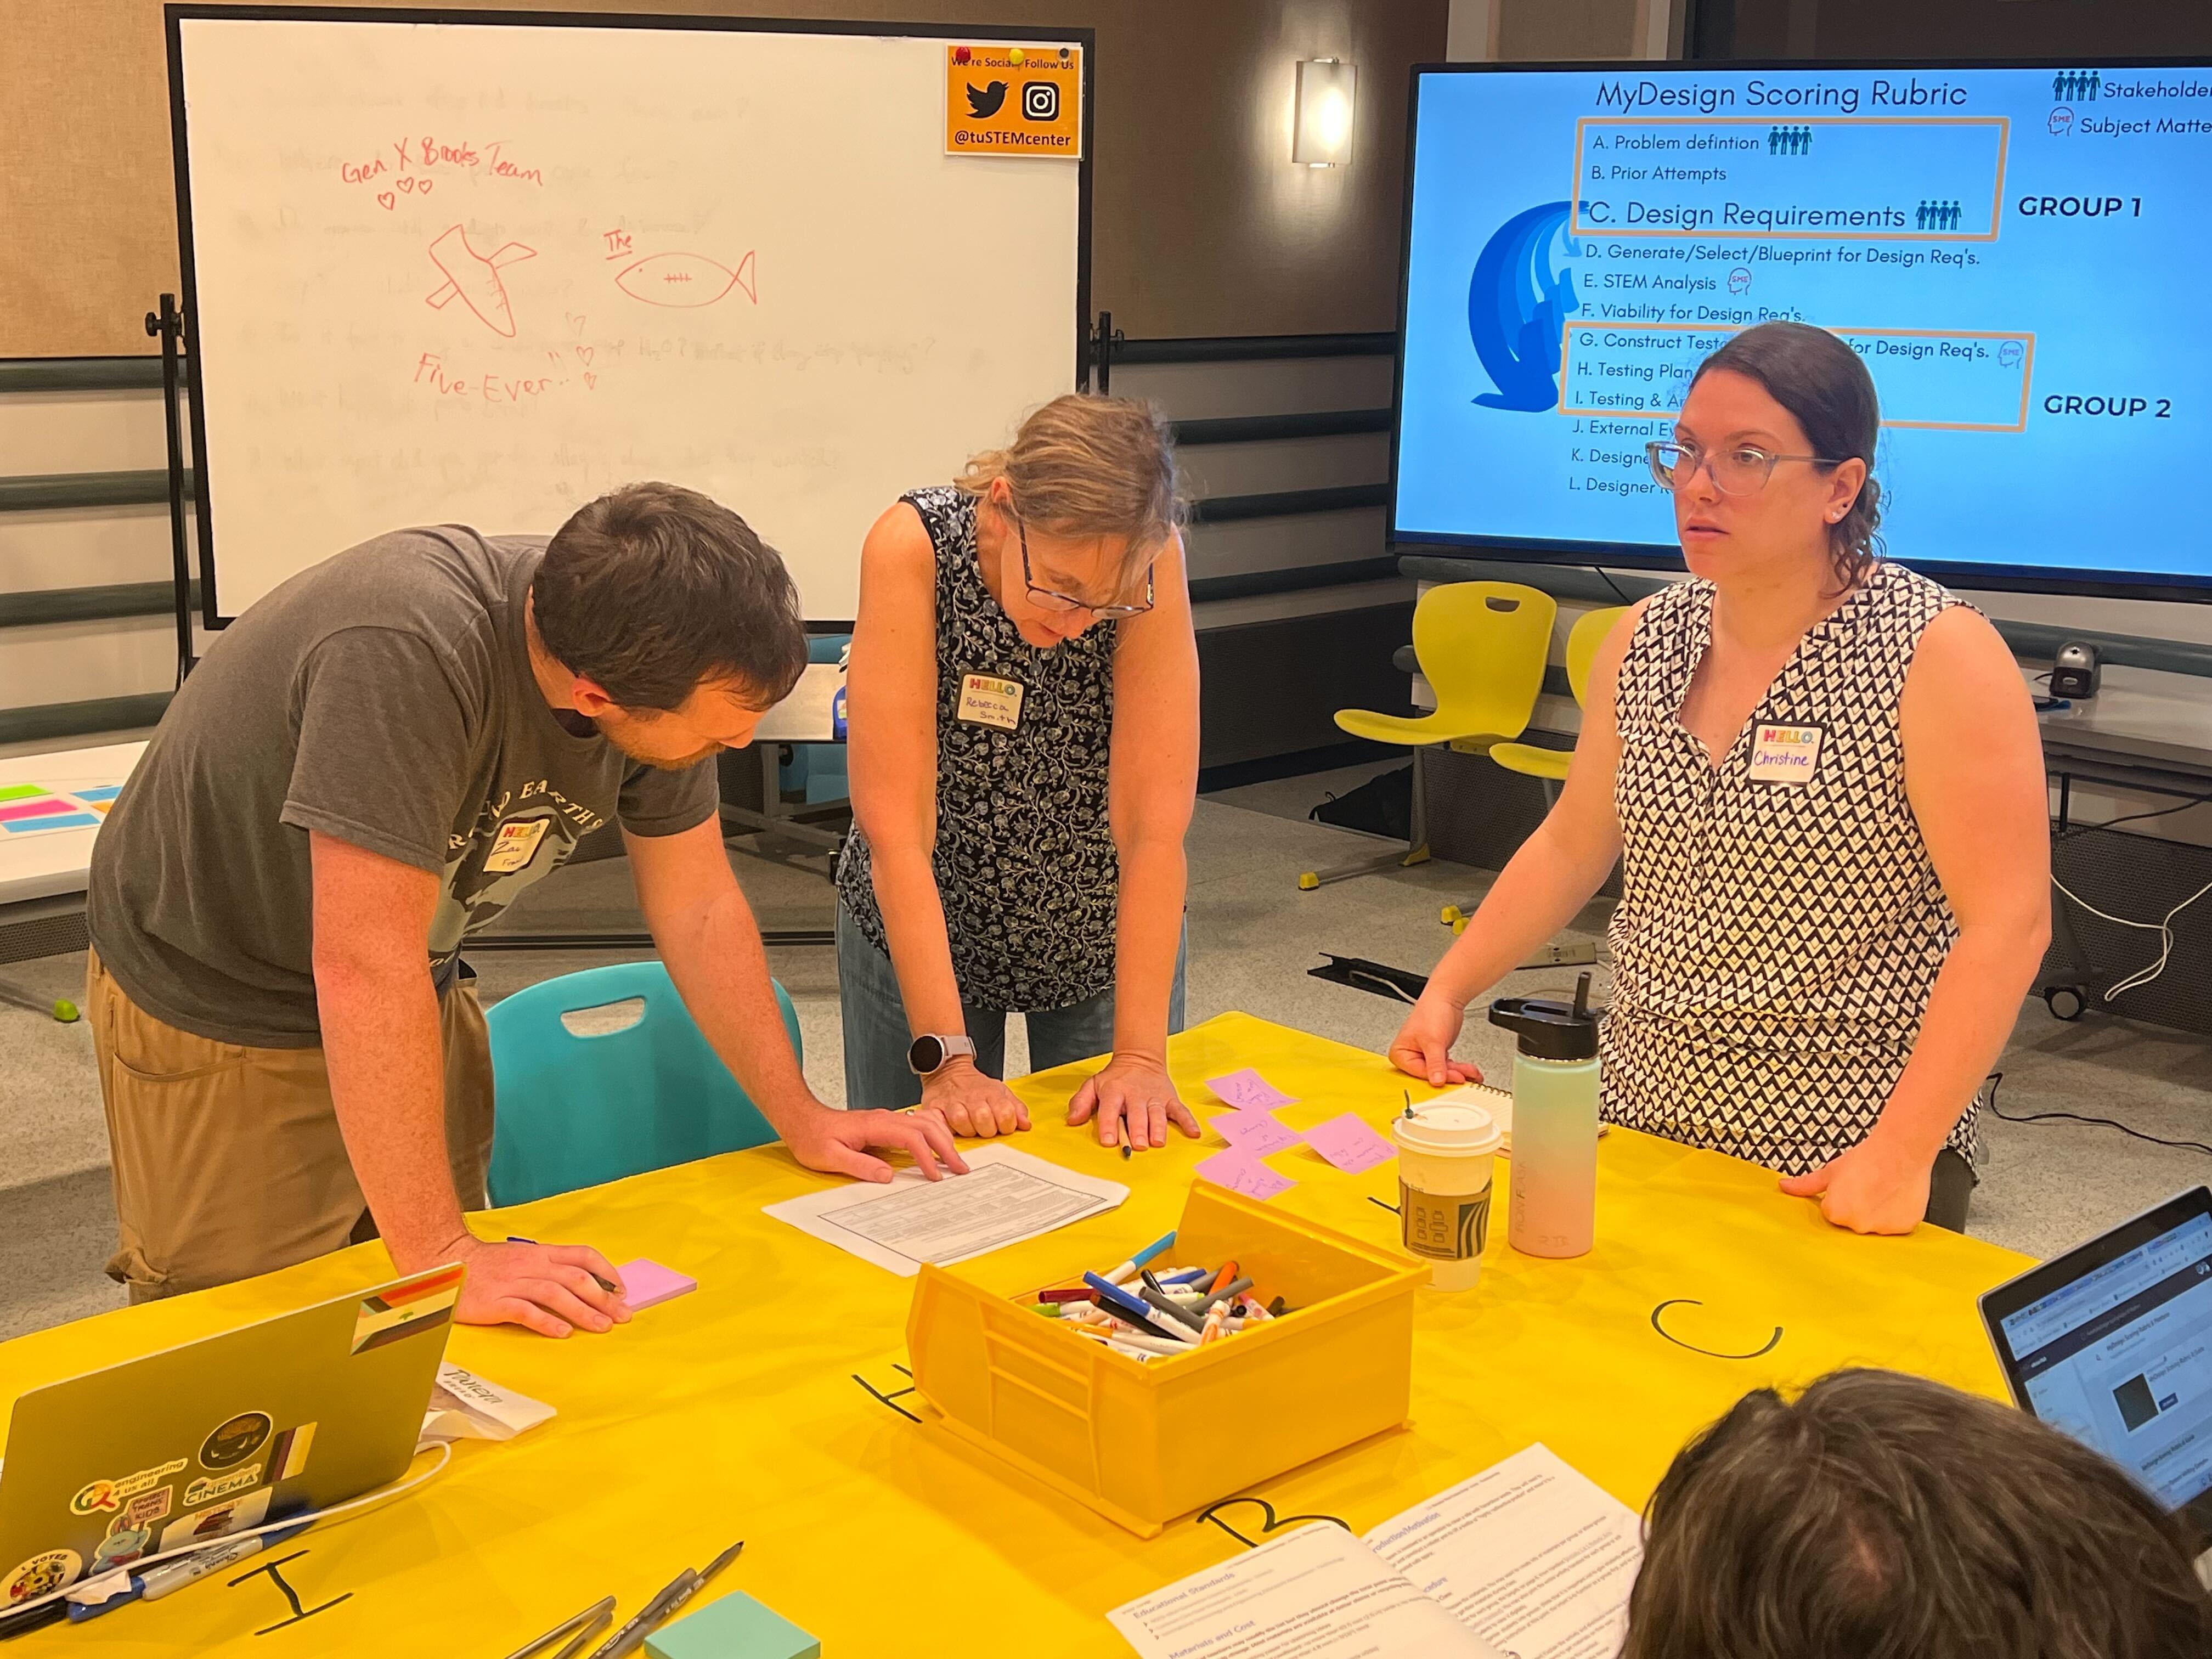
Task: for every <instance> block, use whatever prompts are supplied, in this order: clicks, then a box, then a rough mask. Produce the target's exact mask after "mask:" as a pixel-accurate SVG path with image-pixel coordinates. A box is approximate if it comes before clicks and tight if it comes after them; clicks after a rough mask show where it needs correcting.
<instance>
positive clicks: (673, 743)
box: [530, 483, 806, 770]
mask: <svg viewBox="0 0 2212 1659" xmlns="http://www.w3.org/2000/svg"><path fill="white" fill-rule="evenodd" d="M530 613H531V631H532V640H531V644H532V660H533V665H534V666H535V667H536V668H537V669H538V677H539V679H540V681H541V682H543V683H544V684H545V685H546V689H547V690H548V691H549V692H550V693H552V694H554V695H555V696H557V697H559V698H561V699H562V705H561V706H563V707H572V708H574V709H575V710H576V712H577V713H579V714H585V715H587V716H589V717H590V718H591V719H592V720H594V721H596V722H597V723H598V725H599V730H600V731H601V732H603V733H604V734H605V736H606V738H607V739H608V741H609V742H611V743H612V744H614V745H615V746H616V747H617V748H618V749H620V750H622V751H623V753H624V754H626V755H628V756H629V757H630V758H631V759H633V760H639V761H643V762H645V763H647V764H648V765H653V766H658V767H662V768H665V769H670V770H679V769H682V768H684V767H687V766H691V765H695V764H696V763H698V762H700V761H702V760H705V759H706V758H708V757H709V756H710V755H712V754H714V752H715V751H716V750H720V749H735V748H738V747H740V746H742V745H743V744H746V743H749V742H750V741H751V740H752V734H753V728H754V727H755V726H757V725H759V724H760V718H761V716H762V715H763V714H765V713H767V712H768V710H769V709H770V708H774V707H775V705H776V704H777V703H779V702H781V701H782V700H783V699H784V698H785V697H787V696H789V695H790V694H791V689H792V687H793V686H794V685H796V684H798V683H799V675H800V674H801V673H802V672H803V671H805V667H806V626H805V623H804V622H802V621H801V620H800V618H799V590H798V588H797V587H795V586H793V583H792V580H791V574H790V572H788V571H787V570H786V569H785V568H784V565H783V560H782V559H781V557H780V556H778V555H777V554H776V551H775V549H774V548H772V547H770V546H769V545H768V544H766V543H765V542H763V541H762V540H761V538H759V537H758V536H757V535H755V534H754V533H753V531H752V527H751V526H749V525H748V524H746V523H745V521H744V520H743V519H741V518H739V517H738V515H737V514H736V513H732V512H731V511H730V509H729V508H728V507H724V506H722V505H720V503H719V502H717V501H711V500H709V499H708V497H706V496H704V495H700V494H699V493H698V492H697V491H696V490H692V489H683V488H682V487H681V486H679V485H677V484H671V483H638V484H629V485H626V486H625V487H623V489H615V490H610V491H609V492H608V493H607V494H605V495H602V496H600V497H599V499H598V500H597V501H590V502H586V504H585V505H584V506H582V507H579V508H578V509H577V510H576V511H575V513H574V514H572V515H571V516H570V518H569V520H568V522H567V523H566V524H564V525H562V526H561V528H560V529H559V530H558V531H556V532H554V535H553V538H552V540H551V541H550V543H548V544H547V545H546V549H545V557H544V562H542V563H541V564H539V566H538V574H537V575H536V576H535V577H534V578H532V581H531V586H530Z"/></svg>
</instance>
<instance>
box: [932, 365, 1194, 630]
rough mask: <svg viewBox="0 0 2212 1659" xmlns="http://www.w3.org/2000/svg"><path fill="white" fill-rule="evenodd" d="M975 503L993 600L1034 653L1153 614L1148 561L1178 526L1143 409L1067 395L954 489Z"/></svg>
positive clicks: (1162, 436)
mask: <svg viewBox="0 0 2212 1659" xmlns="http://www.w3.org/2000/svg"><path fill="white" fill-rule="evenodd" d="M957 482H958V483H959V486H960V489H961V490H962V491H963V493H964V494H966V495H972V496H974V497H975V506H976V520H977V524H976V551H977V554H978V556H979V557H980V559H981V562H982V564H983V567H984V569H985V572H986V574H987V579H988V580H989V581H990V586H991V589H992V592H993V594H994V597H995V598H996V599H998V601H999V605H1000V609H1001V610H1003V611H1005V612H1006V615H1007V617H1008V618H1009V619H1010V620H1011V621H1012V623H1013V624H1014V626H1015V627H1016V628H1017V629H1019V630H1020V632H1021V636H1022V637H1023V639H1024V640H1026V641H1029V643H1030V644H1031V645H1034V646H1054V645H1058V644H1060V642H1061V641H1063V640H1072V639H1073V638H1074V637H1075V636H1076V635H1079V634H1081V633H1083V632H1084V631H1085V629H1088V628H1090V627H1091V624H1092V623H1097V622H1103V621H1111V620H1113V619H1115V618H1116V617H1127V616H1133V615H1137V614H1140V613H1142V612H1144V611H1149V610H1151V609H1152V562H1153V560H1154V559H1155V558H1156V557H1157V556H1158V554H1159V552H1160V550H1161V549H1162V548H1163V547H1164V546H1165V545H1166V544H1167V543H1168V541H1169V538H1171V537H1172V536H1174V535H1175V534H1176V532H1177V531H1178V530H1180V529H1181V528H1182V514H1183V509H1182V496H1181V493H1180V490H1179V489H1178V482H1179V481H1178V479H1177V477H1176V459H1175V447H1174V446H1173V445H1172V444H1171V443H1170V441H1169V439H1168V431H1167V425H1166V422H1164V421H1163V420H1161V418H1160V417H1159V416H1158V415H1157V414H1156V413H1154V412H1153V410H1152V408H1151V406H1150V405H1149V404H1141V403H1137V402H1135V401H1133V400H1132V399H1130V398H1092V397H1087V396H1084V395H1082V394H1079V393H1075V392H1070V393H1069V394H1067V395H1066V396H1065V397H1060V398H1054V399H1053V400H1052V401H1051V402H1050V403H1048V404H1045V405H1044V406H1043V407H1042V409H1039V410H1036V412H1035V413H1034V414H1032V415H1031V416H1030V417H1029V418H1028V419H1027V420H1025V421H1024V422H1022V425H1021V430H1020V431H1019V432H1018V433H1016V434H1015V435H1014V441H1013V442H1012V444H1011V445H1010V446H1008V447H1006V448H1005V449H992V450H986V451H985V452H984V453H981V454H980V455H978V456H976V457H975V459H972V460H970V461H969V463H968V470H967V471H965V472H963V474H962V475H961V476H960V478H959V479H958V481H957Z"/></svg>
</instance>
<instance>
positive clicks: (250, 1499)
mask: <svg viewBox="0 0 2212 1659" xmlns="http://www.w3.org/2000/svg"><path fill="white" fill-rule="evenodd" d="M269 1493H270V1488H268V1487H267V1486H264V1487H263V1488H262V1489H261V1490H260V1491H259V1492H248V1493H246V1496H245V1497H243V1498H235V1499H234V1500H232V1501H231V1502H230V1503H228V1504H217V1505H216V1507H215V1508H213V1509H211V1510H201V1511H200V1512H199V1513H198V1514H197V1515H187V1516H184V1517H183V1518H182V1519H180V1520H176V1521H172V1522H169V1524H168V1525H167V1526H166V1527H164V1528H162V1529H161V1548H162V1550H163V1551H164V1552H167V1551H169V1550H173V1549H181V1548H183V1547H185V1545H187V1544H204V1543H205V1542H206V1541H208V1540H209V1539H210V1538H221V1537H223V1536H224V1535H225V1534H229V1533H234V1532H236V1531H238V1530H239V1529H240V1528H243V1527H258V1526H259V1525H260V1524H261V1519H262V1517H263V1516H265V1515H267V1514H268V1513H269ZM185 1502H187V1503H190V1502H191V1497H190V1495H189V1494H187V1495H186V1498H185Z"/></svg>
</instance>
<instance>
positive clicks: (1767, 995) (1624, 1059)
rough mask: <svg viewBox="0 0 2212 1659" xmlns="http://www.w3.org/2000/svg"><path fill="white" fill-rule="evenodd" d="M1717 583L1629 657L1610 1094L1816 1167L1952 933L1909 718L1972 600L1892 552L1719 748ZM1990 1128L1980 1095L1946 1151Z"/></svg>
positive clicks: (1722, 1138) (1873, 1078)
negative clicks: (1906, 738) (1708, 709)
mask: <svg viewBox="0 0 2212 1659" xmlns="http://www.w3.org/2000/svg"><path fill="white" fill-rule="evenodd" d="M1713 596H1714V589H1713V585H1712V584H1711V582H1708V581H1687V582H1683V583H1680V585H1678V586H1673V587H1669V588H1668V589H1666V590H1664V591H1663V592H1661V593H1660V594H1659V595H1658V596H1657V597H1656V598H1655V599H1652V601H1651V602H1650V605H1647V606H1646V607H1645V608H1644V616H1643V617H1642V619H1641V620H1640V621H1639V622H1638V624H1637V628H1636V632H1635V634H1634V635H1633V636H1632V638H1631V639H1630V641H1629V645H1628V650H1627V653H1626V656H1625V657H1624V658H1623V659H1622V661H1621V665H1620V681H1619V686H1618V690H1616V693H1615V696H1614V701H1613V709H1614V714H1615V717H1616V719H1617V720H1618V721H1619V724H1620V772H1619V775H1618V778H1617V781H1616V783H1615V786H1614V792H1613V799H1614V805H1615V808H1616V810H1617V811H1618V812H1619V814H1620V829H1621V838H1622V843H1623V850H1622V861H1621V889H1622V898H1621V902H1620V906H1619V907H1618V908H1616V909H1615V910H1614V911H1613V921H1612V924H1611V926H1610V927H1609V928H1608V930H1607V938H1608V939H1609V940H1610V942H1611V945H1612V947H1613V1006H1612V1010H1611V1012H1610V1013H1609V1014H1608V1016H1607V1018H1606V1020H1605V1022H1604V1025H1603V1029H1602V1035H1601V1040H1600V1042H1601V1046H1600V1053H1601V1056H1602V1069H1601V1073H1600V1076H1601V1109H1602V1110H1603V1113H1604V1115H1605V1116H1606V1117H1607V1119H1609V1120H1610V1121H1613V1122H1616V1123H1623V1124H1626V1125H1627V1126H1629V1127H1631V1128H1636V1129H1643V1130H1646V1131H1649V1132H1650V1133H1653V1134H1658V1135H1664V1136H1666V1137H1667V1138H1668V1139H1671V1140H1680V1141H1685V1142H1687V1143H1688V1144H1689V1145H1691V1146H1703V1147H1706V1148H1709V1149H1710V1150H1712V1151H1715V1152H1728V1153H1731V1154H1733V1155H1734V1156H1735V1157H1737V1158H1748V1159H1750V1160H1751V1161H1752V1162H1753V1163H1757V1164H1766V1165H1768V1166H1769V1167H1771V1168H1773V1169H1776V1170H1781V1171H1782V1172H1783V1173H1784V1174H1785V1175H1802V1174H1804V1173H1805V1172H1807V1171H1808V1170H1814V1169H1817V1168H1818V1167H1819V1166H1820V1164H1824V1163H1826V1162H1827V1160H1828V1159H1830V1158H1834V1157H1836V1156H1837V1155H1838V1153H1840V1152H1844V1151H1846V1150H1847V1149H1849V1148H1850V1147H1851V1146H1856V1145H1857V1143H1858V1142H1859V1141H1861V1140H1862V1139H1865V1137H1866V1133H1867V1132H1868V1131H1869V1129H1871V1128H1872V1127H1874V1124H1875V1119H1876V1118H1877V1117H1879V1116H1880V1115H1881V1109H1882V1106H1883V1103H1885V1102H1886V1101H1887V1099H1888V1098H1889V1093H1890V1091H1891V1090H1892V1089H1893V1088H1895V1087H1896V1085H1897V1079H1898V1078H1899V1074H1900V1073H1903V1072H1904V1070H1905V1061H1906V1060H1908V1059H1910V1058H1911V1054H1912V1048H1913V1044H1914V1043H1915V1042H1917V1040H1918V1037H1919V1035H1920V1023H1921V1019H1922V1017H1923V1015H1924V1014H1925V1013H1926V1012H1927V1009H1928V998H1929V992H1930V991H1931V990H1933V989H1934V987H1935V984H1936V973H1937V971H1938V970H1939V969H1941V968H1942V965H1943V959H1944V957H1946V956H1947V955H1948V953H1949V951H1950V949H1951V946H1952V944H1953V943H1954V941H1955V940H1956V939H1957V938H1958V935H1959V925H1958V922H1957V921H1956V920H1955V919H1954V917H1953V915H1952V914H1951V906H1950V902H1949V901H1948V899H1946V898H1945V897H1944V895H1943V889H1942V883H1941V882H1939V881H1938V880H1937V879H1936V867H1935V866H1934V864H1933V863H1932V862H1931V861H1930V860H1929V856H1928V847H1927V843H1926V842H1924V841H1923V840H1922V838H1921V834H1920V826H1919V823H1918V822H1917V820H1916V819H1915V818H1914V817H1913V816H1912V808H1911V803H1910V802H1909V801H1908V800H1907V799H1905V745H1904V742H1903V739H1902V738H1900V736H1899V730H1898V708H1899V702H1900V701H1901V699H1902V697H1903V696H1904V691H1905V673H1906V671H1907V670H1909V669H1910V668H1911V665H1912V655H1913V652H1914V650H1915V649H1916V648H1917V646H1918V645H1919V642H1920V635H1921V634H1922V631H1923V629H1926V628H1927V626H1928V624H1929V623H1930V622H1932V621H1934V620H1935V618H1936V617H1937V616H1938V615H1939V614H1940V613H1941V612H1942V611H1944V610H1946V609H1947V608H1948V607H1949V606H1951V605H1958V604H1960V603H1962V601H1960V599H1957V598H1956V597H1955V596H1954V595H1953V594H1951V593H1949V592H1947V591H1946V590H1944V589H1943V588H1942V587H1940V586H1937V585H1936V583H1934V582H1932V581H1929V580H1928V579H1927V578H1926V577H1924V576H1920V575H1916V574H1913V573H1912V572H1911V571H1909V570H1907V569H1905V568H1904V567H1903V566H1901V565H1896V564H1891V563H1887V562H1883V563H1879V564H1877V565H1876V566H1875V568H1874V569H1873V570H1872V571H1871V572H1869V574H1868V575H1867V577H1866V579H1865V580H1863V582H1862V583H1861V584H1860V586H1859V587H1858V588H1857V591H1856V592H1853V593H1852V594H1851V595H1850V598H1849V599H1845V600H1844V603H1843V604H1842V605H1840V606H1838V608H1837V610H1836V611H1834V612H1833V613H1832V615H1831V616H1829V617H1827V618H1826V620H1825V621H1823V622H1821V623H1818V624H1816V625H1815V626H1814V628H1813V629H1812V630H1811V631H1810V632H1809V633H1808V634H1807V635H1805V637H1804V639H1803V640H1802V641H1801V642H1800V643H1799V645H1798V647H1797V650H1796V654H1795V655H1793V656H1792V657H1791V658H1790V660H1789V662H1788V663H1786V664H1785V665H1784V667H1783V669H1782V671H1781V672H1780V673H1779V674H1778V675H1776V676H1775V679H1774V684H1772V685H1771V686H1770V687H1769V688H1768V690H1767V693H1766V696H1765V698H1764V700H1762V701H1761V702H1760V703H1759V707H1758V708H1755V709H1753V711H1752V716H1751V720H1750V721H1749V722H1748V723H1747V725H1746V726H1745V728H1744V730H1743V732H1742V733H1741V735H1740V736H1739V737H1738V738H1737V740H1736V743H1735V747H1734V748H1733V749H1731V750H1729V753H1728V754H1727V755H1725V756H1722V757H1708V756H1707V754H1706V753H1705V745H1704V744H1702V743H1700V742H1699V740H1698V738H1695V737H1693V736H1692V735H1691V733H1690V732H1689V731H1688V730H1687V729H1686V727H1685V726H1683V725H1682V723H1681V720H1680V718H1679V716H1680V711H1681V708H1682V700H1683V698H1684V697H1685V696H1686V695H1687V694H1688V692H1689V689H1690V681H1691V678H1692V676H1693V675H1694V674H1695V673H1696V672H1697V669H1698V663H1699V659H1701V658H1702V657H1703V656H1704V655H1705V647H1706V646H1707V645H1708V644H1709V643H1710V641H1711V638H1712V616H1713ZM1716 760H1717V764H1715V763H1714V762H1715V761H1716ZM1975 1141H1976V1120H1975V1112H1974V1110H1973V1109H1972V1108H1969V1109H1968V1110H1967V1111H1966V1115H1965V1116H1963V1117H1962V1118H1960V1121H1959V1123H1958V1126H1957V1127H1955V1128H1954V1129H1953V1131H1952V1132H1951V1135H1950V1141H1949V1144H1950V1145H1951V1146H1953V1147H1954V1148H1955V1149H1956V1150H1957V1151H1958V1152H1960V1153H1961V1154H1962V1155H1964V1156H1965V1157H1966V1158H1969V1159H1971V1158H1972V1157H1973V1156H1974V1152H1975Z"/></svg>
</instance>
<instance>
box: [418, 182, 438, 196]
mask: <svg viewBox="0 0 2212 1659" xmlns="http://www.w3.org/2000/svg"><path fill="white" fill-rule="evenodd" d="M437 182H438V181H437V180H436V179H416V181H415V188H416V190H417V191H420V192H421V193H422V194H423V195H425V196H428V194H429V193H430V189H431V186H432V185H435V184H436V183H437Z"/></svg>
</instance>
